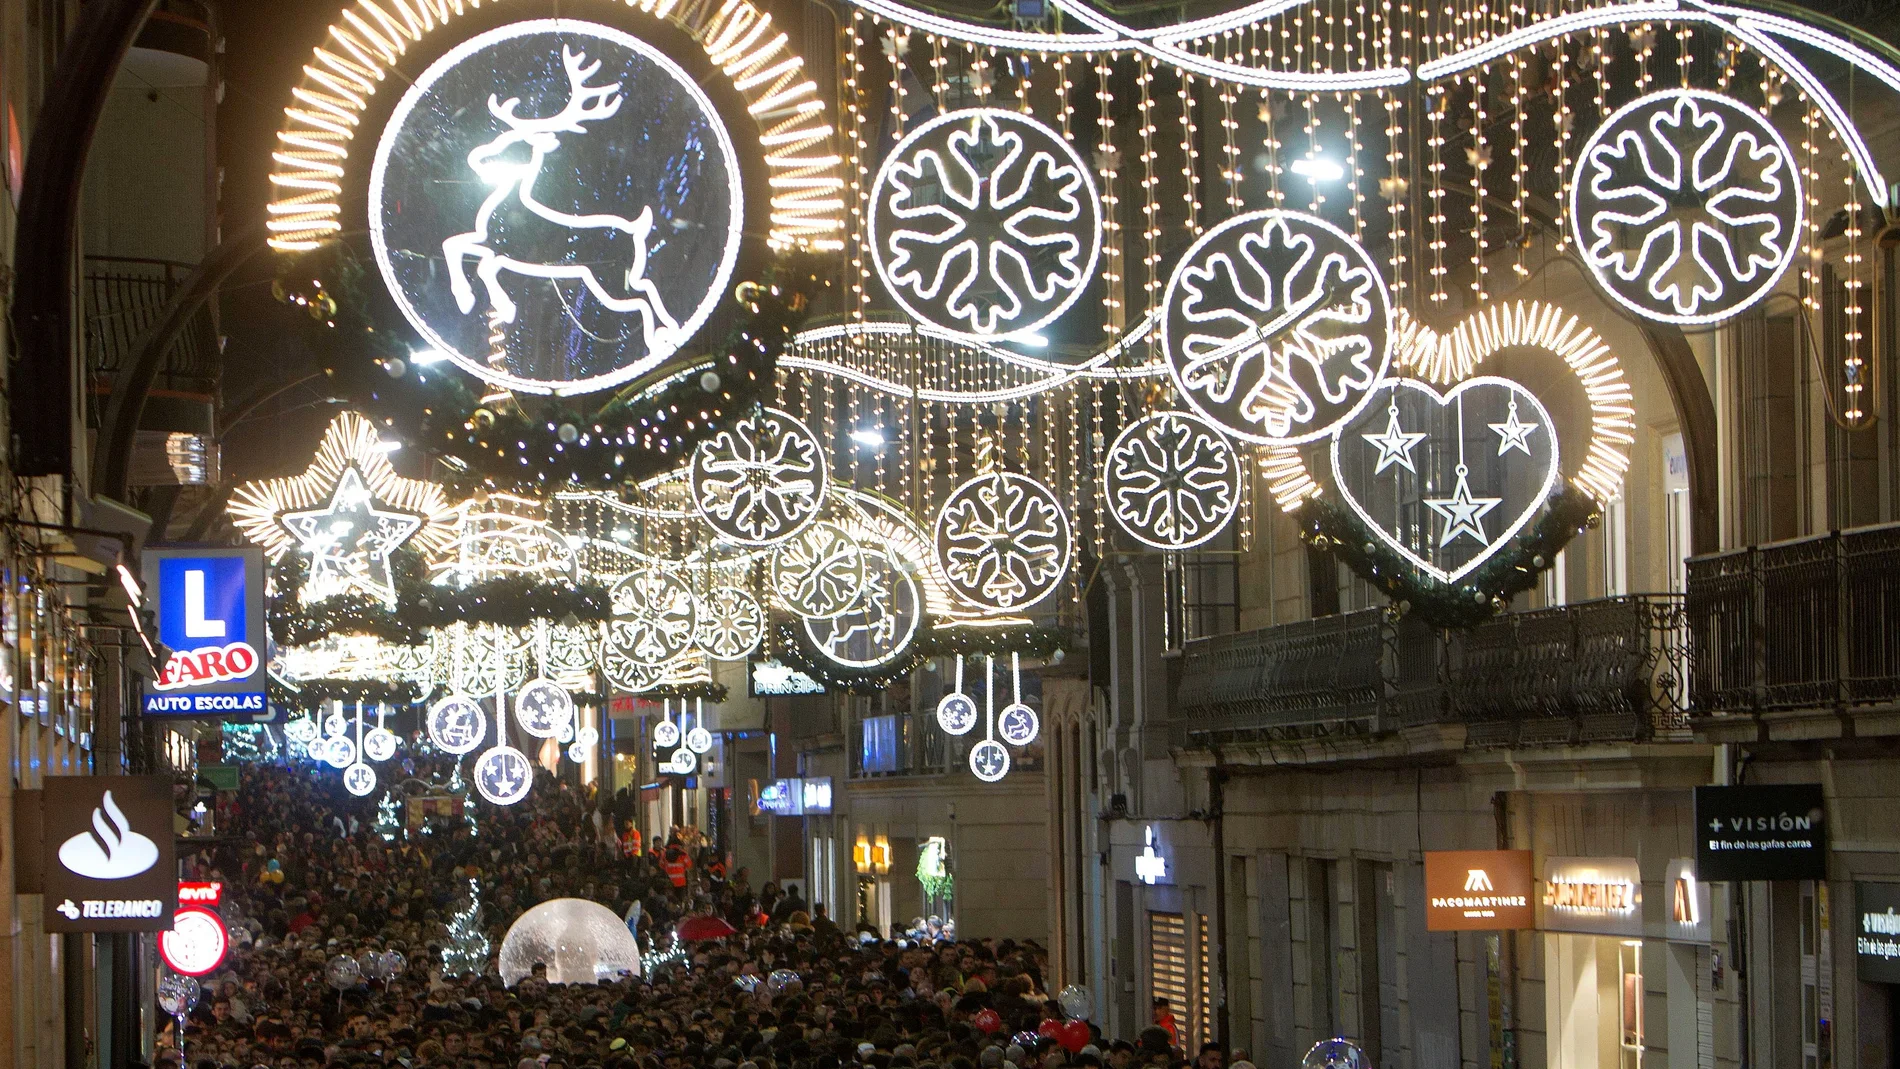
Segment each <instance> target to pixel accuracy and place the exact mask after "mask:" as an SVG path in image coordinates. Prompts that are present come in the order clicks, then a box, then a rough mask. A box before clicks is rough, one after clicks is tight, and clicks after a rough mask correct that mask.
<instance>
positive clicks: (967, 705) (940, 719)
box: [937, 692, 981, 735]
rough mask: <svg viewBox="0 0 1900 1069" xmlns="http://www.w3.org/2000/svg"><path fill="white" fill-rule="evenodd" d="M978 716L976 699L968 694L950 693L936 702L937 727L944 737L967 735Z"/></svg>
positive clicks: (974, 725) (973, 726)
mask: <svg viewBox="0 0 1900 1069" xmlns="http://www.w3.org/2000/svg"><path fill="white" fill-rule="evenodd" d="M980 715H981V714H980V713H979V712H978V711H977V708H976V699H974V698H972V697H970V696H969V695H968V694H964V693H961V692H952V693H949V694H946V695H944V696H943V697H942V698H940V699H938V700H937V726H938V727H940V728H942V729H943V732H944V734H946V735H968V734H969V733H970V732H971V730H973V729H974V728H975V727H976V722H977V720H978V719H979V718H980Z"/></svg>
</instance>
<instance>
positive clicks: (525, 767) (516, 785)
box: [470, 746, 534, 805]
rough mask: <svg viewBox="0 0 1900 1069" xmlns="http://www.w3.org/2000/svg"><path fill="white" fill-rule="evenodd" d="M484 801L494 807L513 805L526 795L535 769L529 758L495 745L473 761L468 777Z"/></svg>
mask: <svg viewBox="0 0 1900 1069" xmlns="http://www.w3.org/2000/svg"><path fill="white" fill-rule="evenodd" d="M470 778H472V779H473V780H474V781H475V789H476V790H477V791H480V792H481V795H482V797H483V798H486V799H488V800H489V801H490V802H493V803H494V804H496V805H514V804H515V803H516V802H519V801H521V800H522V799H523V798H526V797H527V796H528V788H529V787H530V786H531V785H532V784H533V783H534V768H533V766H532V765H531V764H530V763H529V762H528V755H527V754H524V753H522V752H521V751H520V750H517V749H515V748H514V747H513V746H494V747H491V748H489V749H487V750H484V751H482V755H481V756H480V757H478V758H476V759H475V771H474V772H473V773H472V774H471V777H470Z"/></svg>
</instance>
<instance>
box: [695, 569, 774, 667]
mask: <svg viewBox="0 0 1900 1069" xmlns="http://www.w3.org/2000/svg"><path fill="white" fill-rule="evenodd" d="M764 638H765V610H764V609H762V608H760V607H759V600H758V599H757V598H755V597H753V596H752V595H751V594H748V593H746V592H745V591H743V590H741V589H739V588H738V587H736V586H721V587H714V588H713V589H711V590H709V591H707V592H706V596H705V597H703V598H700V599H699V630H698V632H697V634H696V635H695V641H697V642H698V643H699V648H700V649H702V650H705V651H706V652H707V653H708V654H711V655H712V657H713V658H714V659H715V660H721V661H742V660H744V659H746V658H747V657H749V656H751V655H752V652H753V651H754V650H757V649H758V648H759V643H760V642H761V641H762V640H763V639H764Z"/></svg>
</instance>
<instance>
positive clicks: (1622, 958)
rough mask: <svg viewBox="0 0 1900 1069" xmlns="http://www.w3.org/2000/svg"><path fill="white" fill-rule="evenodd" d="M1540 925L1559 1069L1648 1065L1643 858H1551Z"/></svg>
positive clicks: (1553, 1055)
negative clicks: (1645, 1056) (1645, 1054)
mask: <svg viewBox="0 0 1900 1069" xmlns="http://www.w3.org/2000/svg"><path fill="white" fill-rule="evenodd" d="M1538 928H1539V929H1541V930H1542V932H1543V936H1544V940H1543V941H1544V1004H1545V1021H1546V1026H1547V1028H1548V1032H1549V1043H1548V1051H1549V1064H1550V1066H1551V1069H1642V1066H1643V1064H1644V1051H1645V1047H1646V1042H1645V1040H1646V1033H1645V1025H1646V1021H1645V1016H1646V1014H1645V1004H1646V1003H1647V1001H1648V995H1647V986H1646V984H1645V981H1644V976H1643V973H1644V956H1643V878H1642V873H1641V870H1640V868H1639V867H1638V865H1637V863H1636V859H1635V858H1625V857H1608V858H1606V857H1550V858H1546V859H1545V860H1544V886H1543V894H1542V896H1541V897H1540V898H1539V901H1538Z"/></svg>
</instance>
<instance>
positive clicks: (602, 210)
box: [369, 19, 744, 394]
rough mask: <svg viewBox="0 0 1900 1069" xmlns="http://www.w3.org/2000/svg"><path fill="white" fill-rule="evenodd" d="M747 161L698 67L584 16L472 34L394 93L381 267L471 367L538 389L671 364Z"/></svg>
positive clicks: (374, 220) (607, 380)
mask: <svg viewBox="0 0 1900 1069" xmlns="http://www.w3.org/2000/svg"><path fill="white" fill-rule="evenodd" d="M743 216H744V211H743V203H742V194H741V191H740V176H739V163H738V157H737V155H736V154H735V153H734V151H733V145H732V139H731V137H730V135H729V134H728V133H727V130H726V127H725V125H724V124H723V123H722V122H721V120H720V118H719V114H718V112H717V111H716V110H715V108H714V106H713V104H712V102H711V101H710V100H709V99H708V98H707V96H706V94H705V93H704V92H703V91H701V90H700V88H699V87H698V85H697V84H696V83H695V80H694V78H693V77H692V76H690V75H689V74H688V73H687V72H686V71H685V70H683V69H682V68H681V67H680V66H679V65H678V64H677V63H675V62H674V61H673V60H672V59H670V58H668V57H667V56H666V55H665V54H664V53H662V52H661V51H660V50H659V49H657V48H655V47H653V46H652V45H650V44H648V43H647V42H645V41H642V40H640V39H639V38H637V37H634V36H632V35H630V34H627V33H624V32H621V31H619V30H615V29H611V28H608V27H605V26H600V25H595V24H592V23H587V22H579V21H575V20H573V19H560V20H549V19H540V20H528V21H524V22H516V23H511V24H509V25H506V26H502V27H500V28H498V29H494V30H490V31H489V32H487V33H483V34H479V35H477V36H475V37H472V38H470V39H468V40H466V41H464V42H462V43H461V44H460V45H458V46H456V47H455V48H454V49H452V50H451V51H449V52H448V53H447V54H445V55H444V56H442V58H440V59H438V60H436V62H435V63H434V64H432V65H431V66H430V67H429V68H428V69H427V70H426V71H424V72H423V73H422V75H421V76H420V77H418V78H417V79H416V81H415V84H414V85H413V86H411V87H410V89H409V91H408V92H407V93H406V94H404V96H403V98H402V100H401V101H400V103H398V104H397V106H396V108H395V111H394V113H393V114H392V115H391V117H390V119H389V122H388V124H387V126H385V127H384V130H383V135H382V140H381V142H380V143H379V144H378V145H377V148H376V159H375V163H374V165H373V167H372V169H371V172H370V189H369V220H370V234H371V238H372V241H373V244H374V247H375V254H376V262H377V265H378V266H379V267H380V268H381V270H382V274H383V279H384V281H385V282H386V283H387V284H388V286H389V290H390V293H391V294H392V295H394V297H395V298H396V303H397V304H398V305H399V306H400V307H401V309H402V311H403V314H404V316H405V317H406V318H408V320H409V322H410V323H411V324H412V325H413V326H414V327H415V328H416V330H417V331H419V332H420V333H421V334H422V335H423V337H424V338H426V339H428V341H429V342H431V343H432V344H434V345H435V346H436V347H437V348H439V349H440V350H441V351H442V352H443V353H445V354H447V356H448V357H449V358H450V359H452V360H454V361H455V362H456V363H457V364H459V365H461V366H462V367H463V368H464V369H466V370H467V371H469V372H471V373H473V374H475V375H477V376H479V377H481V378H482V379H485V380H487V381H489V382H492V383H495V384H497V385H500V386H504V387H507V388H509V389H513V390H520V391H524V392H528V393H557V394H574V393H587V392H592V391H596V390H603V389H607V388H609V387H612V386H615V385H618V384H619V383H622V382H625V381H627V380H629V379H632V378H635V377H637V376H639V375H643V374H645V373H646V372H648V371H650V370H652V369H654V368H656V367H659V366H660V365H662V364H663V363H665V361H666V360H667V359H668V358H669V357H671V356H672V355H673V354H674V353H675V352H677V351H678V350H679V349H680V347H681V346H683V345H684V344H686V342H687V341H688V340H689V339H690V338H691V337H692V336H693V334H694V332H696V331H697V330H698V329H699V328H700V326H701V325H702V324H704V323H705V321H706V319H707V317H708V316H709V315H711V313H712V311H713V309H714V308H715V307H716V306H717V305H718V303H719V301H720V299H721V297H722V296H723V295H724V294H725V293H726V291H727V289H728V285H729V283H730V281H731V277H732V273H733V266H734V262H735V259H736V257H737V255H738V251H739V241H740V228H741V225H742V223H743V221H744V219H743Z"/></svg>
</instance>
